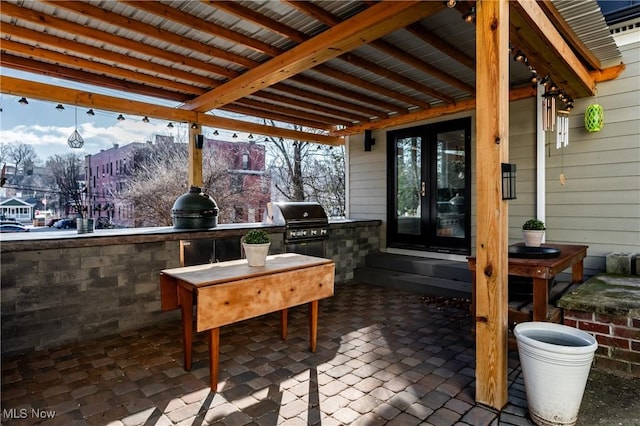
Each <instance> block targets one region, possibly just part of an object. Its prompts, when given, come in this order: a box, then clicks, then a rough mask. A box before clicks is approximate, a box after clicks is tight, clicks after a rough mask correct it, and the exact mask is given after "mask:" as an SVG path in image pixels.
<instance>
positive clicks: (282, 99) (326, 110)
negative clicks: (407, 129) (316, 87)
mask: <svg viewBox="0 0 640 426" xmlns="http://www.w3.org/2000/svg"><path fill="white" fill-rule="evenodd" d="M251 96H252V97H254V96H255V97H256V98H259V99H268V100H270V101H273V102H275V103H276V104H282V105H289V106H296V107H299V108H302V109H303V110H309V111H314V112H316V113H318V114H325V115H328V116H331V117H337V118H340V119H342V120H350V121H352V122H353V121H368V120H369V116H368V115H366V114H354V113H351V112H348V111H343V110H340V109H337V108H330V107H325V106H323V105H318V104H312V103H310V102H309V101H308V100H300V99H295V98H292V97H289V96H283V95H278V94H275V93H270V92H267V91H266V90H261V91H259V92H256V93H255V94H253V95H251ZM243 99H248V98H243Z"/></svg>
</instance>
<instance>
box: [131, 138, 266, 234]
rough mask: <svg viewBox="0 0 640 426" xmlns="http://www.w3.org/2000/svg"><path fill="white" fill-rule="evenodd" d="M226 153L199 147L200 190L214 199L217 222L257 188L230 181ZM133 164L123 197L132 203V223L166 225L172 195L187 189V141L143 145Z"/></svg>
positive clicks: (230, 166) (224, 219)
mask: <svg viewBox="0 0 640 426" xmlns="http://www.w3.org/2000/svg"><path fill="white" fill-rule="evenodd" d="M230 155H231V154H230V153H220V152H213V151H212V150H210V149H209V148H208V146H207V145H205V148H204V149H203V159H202V163H203V177H202V180H203V187H202V188H201V189H202V191H203V192H204V193H206V194H208V195H210V196H211V197H212V198H214V200H215V201H216V204H217V205H218V208H219V214H218V220H219V222H221V223H229V222H231V221H233V219H234V218H233V211H234V206H236V205H245V204H247V200H250V199H253V198H255V194H256V191H259V190H260V188H254V187H248V188H247V187H244V186H243V185H234V184H231V176H230V173H229V171H230V170H231V169H234V168H235V167H233V159H232V158H230ZM134 163H135V168H134V170H133V176H132V178H131V179H130V181H129V183H128V186H127V187H126V188H125V190H124V191H123V193H122V198H123V201H125V202H128V203H131V204H132V205H134V212H135V213H134V216H135V223H136V226H170V225H171V224H172V216H171V210H172V207H173V204H174V203H175V201H176V199H177V198H178V197H179V196H181V195H182V194H184V193H185V192H187V191H188V187H187V186H188V180H187V164H188V153H187V144H181V143H166V144H164V143H160V144H155V145H152V146H148V147H145V148H143V149H142V150H141V151H140V152H138V153H136V155H135V161H134Z"/></svg>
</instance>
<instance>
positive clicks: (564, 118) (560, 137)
mask: <svg viewBox="0 0 640 426" xmlns="http://www.w3.org/2000/svg"><path fill="white" fill-rule="evenodd" d="M545 80H547V81H543V82H542V83H543V84H545V93H544V94H543V95H542V97H543V99H542V128H543V130H544V131H545V132H549V133H554V132H555V134H556V149H561V150H562V151H561V157H562V158H561V166H560V185H564V184H565V182H566V180H565V176H564V148H565V147H567V146H568V145H569V112H570V111H571V109H572V108H573V99H571V97H569V96H568V95H567V94H565V93H564V92H563V91H561V90H559V88H558V86H557V85H556V84H555V83H553V82H549V81H548V79H547V78H545ZM557 98H559V99H560V101H561V102H562V103H563V104H564V105H565V109H564V110H559V109H558V107H557Z"/></svg>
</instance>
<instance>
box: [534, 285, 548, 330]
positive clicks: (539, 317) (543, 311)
mask: <svg viewBox="0 0 640 426" xmlns="http://www.w3.org/2000/svg"><path fill="white" fill-rule="evenodd" d="M548 305H549V280H546V279H544V278H534V279H533V320H534V321H546V320H547V307H548Z"/></svg>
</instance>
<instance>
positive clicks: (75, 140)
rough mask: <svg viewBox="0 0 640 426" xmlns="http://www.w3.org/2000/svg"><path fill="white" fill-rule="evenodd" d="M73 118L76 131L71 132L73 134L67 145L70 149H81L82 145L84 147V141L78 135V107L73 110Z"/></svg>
mask: <svg viewBox="0 0 640 426" xmlns="http://www.w3.org/2000/svg"><path fill="white" fill-rule="evenodd" d="M75 116H76V129H75V130H74V131H73V133H71V136H69V139H67V143H68V144H69V146H70V147H71V148H82V145H84V139H82V136H80V133H78V107H76V108H75Z"/></svg>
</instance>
